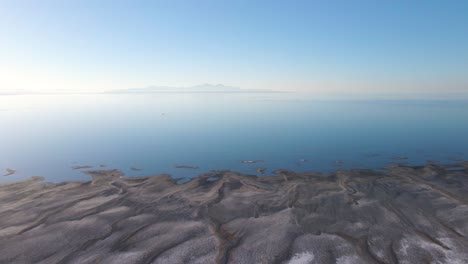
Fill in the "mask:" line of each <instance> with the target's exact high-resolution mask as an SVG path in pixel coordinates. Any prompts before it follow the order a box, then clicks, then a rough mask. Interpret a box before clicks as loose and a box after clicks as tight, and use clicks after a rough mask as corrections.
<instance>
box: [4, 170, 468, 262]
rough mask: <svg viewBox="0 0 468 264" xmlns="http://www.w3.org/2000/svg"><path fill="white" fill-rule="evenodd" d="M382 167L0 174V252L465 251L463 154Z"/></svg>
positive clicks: (186, 258)
mask: <svg viewBox="0 0 468 264" xmlns="http://www.w3.org/2000/svg"><path fill="white" fill-rule="evenodd" d="M385 169H386V170H385V171H376V170H365V169H360V170H337V171H335V172H332V173H313V172H310V173H303V172H294V171H291V170H277V171H274V172H273V173H275V175H272V176H261V177H259V176H255V175H246V174H241V173H236V172H232V171H216V172H210V173H203V174H200V175H199V176H198V177H194V178H192V179H190V180H189V181H187V182H184V183H177V181H178V180H177V178H173V177H172V176H170V175H167V174H163V175H157V176H141V177H125V176H124V174H123V173H122V172H121V171H119V170H112V169H110V170H90V171H86V173H87V174H88V175H89V176H90V177H91V179H90V180H88V181H69V182H61V183H51V182H46V181H43V178H40V177H35V178H30V179H27V180H23V181H18V182H14V183H2V184H0V243H1V244H2V245H5V246H4V247H2V248H1V249H0V262H10V263H12V262H22V263H23V262H25V263H35V262H40V261H44V262H49V263H56V262H67V263H68V262H84V263H94V262H96V261H99V262H100V263H296V262H294V261H296V260H297V259H298V258H300V257H301V256H304V255H307V256H313V258H314V259H315V260H317V261H319V262H320V263H335V262H337V260H338V259H341V260H346V261H348V263H374V262H380V263H387V262H397V261H398V262H399V263H404V262H412V263H419V262H423V261H425V260H427V259H431V261H434V262H437V261H440V262H441V263H447V262H452V263H453V262H455V261H463V260H465V259H468V240H467V237H468V221H466V220H467V218H468V162H466V161H465V162H459V163H453V164H426V165H424V166H402V165H396V166H390V167H386V168H385Z"/></svg>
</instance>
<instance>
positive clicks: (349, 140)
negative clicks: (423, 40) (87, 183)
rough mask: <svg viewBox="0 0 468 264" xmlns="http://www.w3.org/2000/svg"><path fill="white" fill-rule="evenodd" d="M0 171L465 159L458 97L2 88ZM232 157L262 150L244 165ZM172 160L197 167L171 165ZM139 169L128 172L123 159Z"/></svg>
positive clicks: (57, 173)
mask: <svg viewBox="0 0 468 264" xmlns="http://www.w3.org/2000/svg"><path fill="white" fill-rule="evenodd" d="M0 121H1V123H2V129H1V133H0V148H1V151H0V175H3V174H4V173H6V169H7V168H11V169H15V170H17V171H18V173H17V174H15V175H10V176H7V177H3V176H0V181H3V182H4V181H14V180H18V179H23V178H26V177H30V176H36V175H40V176H44V177H46V179H47V180H48V181H55V182H57V181H66V180H77V179H88V177H87V176H86V175H84V174H83V173H81V172H80V170H73V169H72V168H71V167H73V166H80V165H89V166H93V167H94V168H100V167H99V166H100V165H107V168H117V169H120V170H122V171H124V172H125V173H126V174H127V175H131V176H135V175H156V174H161V173H169V174H172V175H173V176H174V177H175V178H179V177H182V178H189V177H193V176H196V175H198V174H201V173H203V172H208V171H210V170H217V169H230V170H234V171H240V172H244V173H249V174H256V168H258V167H265V168H267V169H268V170H267V173H266V174H267V175H268V174H269V173H271V172H272V171H273V170H275V169H280V168H281V169H292V170H296V171H320V172H328V171H333V170H336V169H341V168H344V169H349V168H373V169H378V168H381V167H382V166H384V165H387V164H390V163H402V162H407V163H409V164H413V165H417V164H424V163H426V162H427V160H437V161H440V162H442V163H453V162H455V160H458V159H467V158H468V155H467V154H468V136H467V135H468V101H462V100H459V101H429V100H424V101H416V100H406V101H395V100H393V101H384V100H374V101H372V100H361V101H359V100H336V101H333V100H314V99H313V98H311V97H308V96H306V95H301V94H268V93H265V94H253V93H246V94H140V95H137V94H121V95H117V94H114V95H113V94H100V95H91V94H83V95H15V96H0ZM242 160H263V161H264V162H261V163H256V164H243V163H241V161H242ZM174 165H190V166H198V167H199V169H196V170H195V169H177V168H174ZM132 167H134V168H139V169H142V170H141V171H134V170H132V169H131V168H132Z"/></svg>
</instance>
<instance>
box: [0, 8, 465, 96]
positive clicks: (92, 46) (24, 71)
mask: <svg viewBox="0 0 468 264" xmlns="http://www.w3.org/2000/svg"><path fill="white" fill-rule="evenodd" d="M467 14H468V1H452V0H447V1H440V0H437V1H435V0H426V1H419V0H412V1H399V0H394V1H384V0H382V1H375V0H356V1H347V0H342V1H339V0H327V1H319V0H316V1H273V0H269V1H262V0H258V1H250V0H236V1H223V0H219V1H207V0H198V1H178V0H170V1H169V0H168V1H157V0H153V1H150V0H148V1H143V0H140V1H131V0H127V1H122V0H112V1H110V0H100V1H95V0H80V1H79V0H69V1H62V0H55V1H53V0H42V1H36V0H30V1H26V0H0V93H2V92H3V93H8V92H12V91H21V90H24V91H33V92H45V91H47V92H50V91H56V92H70V91H80V92H82V91H85V92H100V91H106V90H112V89H126V88H139V87H146V86H153V85H156V86H179V87H180V86H191V85H197V84H201V83H216V84H218V83H220V84H224V85H229V86H235V87H241V88H246V89H271V90H279V91H292V92H297V91H300V92H310V93H322V94H323V93H325V94H371V93H376V94H418V93H445V94H459V93H468V74H467V73H468V15H467Z"/></svg>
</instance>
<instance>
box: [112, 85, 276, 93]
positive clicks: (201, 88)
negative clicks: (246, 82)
mask: <svg viewBox="0 0 468 264" xmlns="http://www.w3.org/2000/svg"><path fill="white" fill-rule="evenodd" d="M106 93H112V94H145V93H277V92H276V91H272V90H260V89H241V88H238V87H233V86H227V85H223V84H208V83H207V84H200V85H194V86H188V87H170V86H149V87H145V88H131V89H119V90H111V91H108V92H106Z"/></svg>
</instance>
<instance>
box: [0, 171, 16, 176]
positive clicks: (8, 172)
mask: <svg viewBox="0 0 468 264" xmlns="http://www.w3.org/2000/svg"><path fill="white" fill-rule="evenodd" d="M6 172H7V173H6V174H4V175H3V176H10V175H13V174H16V170H14V169H6Z"/></svg>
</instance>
